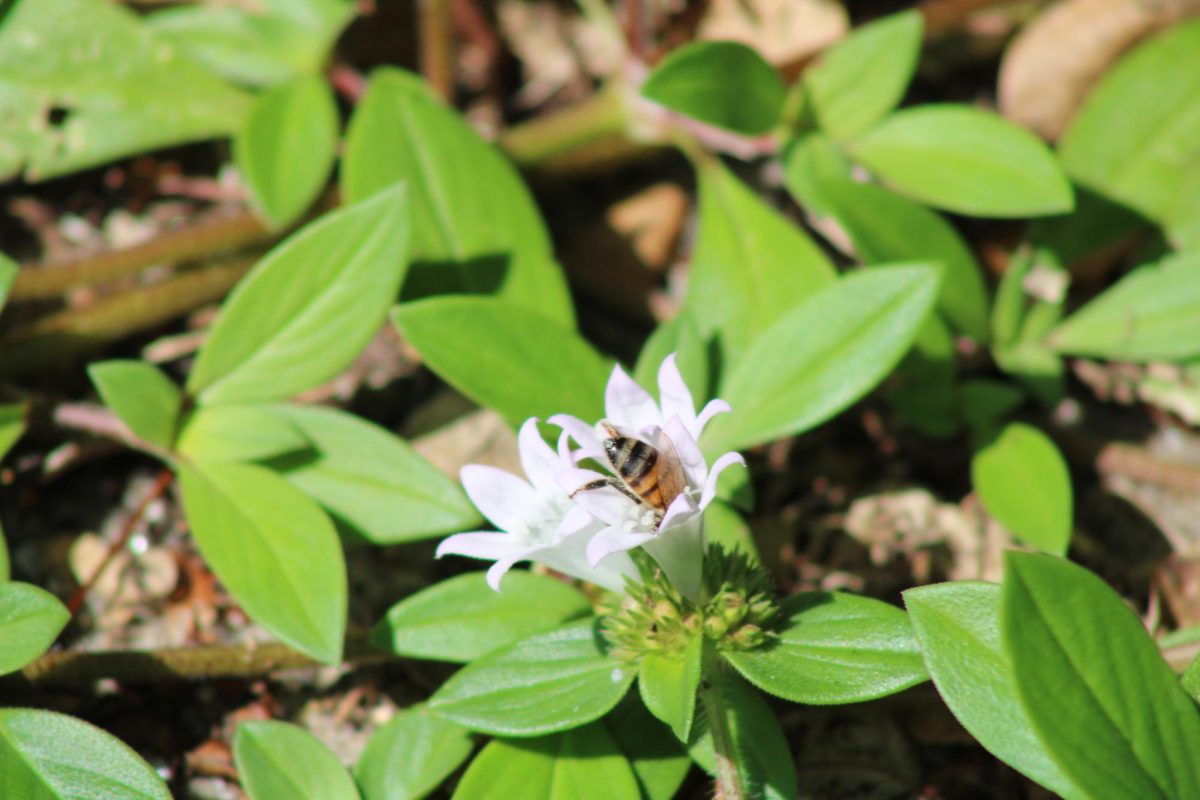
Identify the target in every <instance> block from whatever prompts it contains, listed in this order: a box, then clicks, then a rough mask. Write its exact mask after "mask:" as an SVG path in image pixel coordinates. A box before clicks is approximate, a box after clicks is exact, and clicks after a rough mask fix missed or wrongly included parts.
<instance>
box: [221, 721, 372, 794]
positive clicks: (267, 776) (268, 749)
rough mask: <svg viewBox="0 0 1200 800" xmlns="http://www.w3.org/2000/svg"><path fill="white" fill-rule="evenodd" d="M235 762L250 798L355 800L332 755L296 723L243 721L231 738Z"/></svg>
mask: <svg viewBox="0 0 1200 800" xmlns="http://www.w3.org/2000/svg"><path fill="white" fill-rule="evenodd" d="M233 761H234V764H235V765H236V766H237V769H238V777H239V778H240V780H241V783H242V788H243V789H245V790H246V794H247V795H249V796H250V800H279V798H284V797H286V798H289V800H359V795H358V789H357V788H355V786H354V779H353V778H351V777H350V773H349V772H347V771H346V768H345V767H343V766H342V765H341V762H339V761H338V758H337V756H335V755H334V754H333V751H331V750H330V749H329V748H328V747H326V746H325V745H324V744H323V743H322V742H321V740H320V739H318V738H317V737H315V736H313V735H312V734H311V733H309V732H308V731H307V730H305V729H304V728H301V727H300V726H298V725H292V724H290V723H287V722H278V721H275V720H255V721H252V722H243V723H242V724H241V725H239V726H238V729H237V733H236V734H235V735H234V737H233Z"/></svg>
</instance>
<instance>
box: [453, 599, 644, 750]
mask: <svg viewBox="0 0 1200 800" xmlns="http://www.w3.org/2000/svg"><path fill="white" fill-rule="evenodd" d="M598 636H599V634H597V632H596V630H595V620H591V619H588V620H584V621H581V622H576V623H573V624H571V625H568V626H566V627H565V628H559V629H558V630H556V631H550V632H548V633H539V634H536V635H534V636H531V637H529V638H528V639H523V640H521V641H519V642H517V643H516V644H514V645H511V646H509V647H506V648H504V649H502V650H498V651H496V652H494V653H492V654H490V655H488V656H485V657H484V658H482V659H480V660H478V661H475V662H473V663H471V664H470V665H468V666H466V667H463V668H462V669H461V670H459V671H458V672H456V673H455V674H454V675H453V677H451V678H450V680H448V681H446V683H444V684H443V685H442V688H440V689H438V690H437V692H436V693H435V694H434V695H433V697H431V698H430V699H429V709H430V710H431V711H433V712H435V713H437V714H440V715H441V716H443V717H445V718H446V719H448V720H450V721H452V722H457V723H458V724H459V725H462V726H463V727H465V728H470V729H471V730H475V731H480V732H482V733H490V734H492V735H493V736H540V735H542V734H546V733H556V732H558V731H565V730H568V729H570V728H575V727H578V726H580V725H583V724H584V723H587V722H591V721H592V720H596V719H599V718H600V717H602V716H604V715H605V714H607V713H608V712H609V710H611V709H612V707H613V706H615V705H616V704H617V702H618V701H619V700H620V699H621V698H622V697H624V695H625V692H627V691H628V690H629V685H630V684H631V683H633V679H634V677H636V675H637V669H636V668H635V667H634V666H633V665H631V664H626V663H623V662H621V661H615V660H613V659H611V658H608V657H607V656H606V655H605V654H604V652H603V651H602V650H601V649H600V645H599V643H598V641H597V640H598Z"/></svg>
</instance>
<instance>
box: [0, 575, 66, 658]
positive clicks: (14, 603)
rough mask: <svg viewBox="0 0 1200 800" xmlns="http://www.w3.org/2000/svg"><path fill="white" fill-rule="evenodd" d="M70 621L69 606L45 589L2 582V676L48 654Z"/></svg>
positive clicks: (0, 626) (0, 644)
mask: <svg viewBox="0 0 1200 800" xmlns="http://www.w3.org/2000/svg"><path fill="white" fill-rule="evenodd" d="M5 580H7V577H5ZM70 620H71V612H69V611H67V609H66V606H64V605H63V604H62V603H60V602H59V600H58V598H57V597H55V596H54V595H52V594H50V593H49V592H47V591H45V590H44V589H39V588H38V587H36V586H33V585H31V584H28V583H0V675H6V674H8V673H10V672H15V671H16V670H19V669H20V668H21V667H23V666H25V665H26V664H28V663H29V662H30V661H33V660H34V659H35V658H37V657H38V656H40V655H41V654H42V653H44V652H46V651H47V650H48V649H49V648H50V645H52V644H54V640H55V639H57V638H58V634H60V633H61V632H62V629H63V628H65V627H66V625H67V623H68V622H70Z"/></svg>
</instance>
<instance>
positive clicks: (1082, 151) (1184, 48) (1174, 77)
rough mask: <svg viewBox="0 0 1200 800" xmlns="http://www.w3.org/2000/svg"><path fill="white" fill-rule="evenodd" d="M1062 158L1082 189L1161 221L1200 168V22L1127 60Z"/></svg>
mask: <svg viewBox="0 0 1200 800" xmlns="http://www.w3.org/2000/svg"><path fill="white" fill-rule="evenodd" d="M1059 151H1060V153H1061V156H1062V163H1063V165H1064V166H1065V167H1066V169H1067V172H1069V173H1070V174H1071V177H1073V178H1074V179H1075V180H1076V181H1078V182H1079V183H1080V184H1082V185H1084V186H1087V187H1088V188H1090V189H1093V190H1095V191H1097V192H1099V193H1100V194H1102V195H1105V196H1106V197H1109V198H1111V199H1113V200H1116V201H1119V202H1121V203H1123V204H1124V205H1127V206H1129V207H1130V208H1133V209H1136V210H1137V211H1140V212H1141V213H1142V214H1144V215H1146V216H1147V217H1149V218H1151V219H1155V220H1159V221H1162V220H1164V219H1165V218H1167V217H1169V216H1171V215H1172V213H1173V211H1174V207H1175V206H1176V204H1178V203H1179V202H1180V201H1181V200H1183V199H1184V198H1185V197H1186V194H1187V187H1188V183H1189V182H1190V181H1193V180H1195V170H1196V165H1197V164H1200V21H1191V22H1185V23H1181V24H1178V25H1175V26H1173V27H1171V28H1170V29H1168V30H1167V31H1165V32H1164V33H1162V34H1160V35H1158V36H1156V37H1154V38H1152V39H1149V40H1148V41H1146V42H1145V43H1144V44H1141V45H1140V46H1138V47H1137V48H1136V49H1135V50H1133V51H1132V52H1131V53H1130V54H1129V55H1127V56H1125V57H1124V58H1122V59H1121V60H1120V61H1119V62H1117V64H1116V65H1115V66H1114V67H1113V68H1112V69H1110V70H1108V71H1107V72H1106V73H1105V74H1104V76H1103V79H1102V80H1101V81H1100V82H1099V83H1098V84H1097V85H1096V86H1095V88H1093V89H1092V90H1091V91H1090V92H1089V93H1088V95H1087V100H1086V101H1085V102H1084V104H1083V107H1082V108H1081V109H1080V110H1079V113H1078V114H1077V115H1076V116H1075V119H1074V121H1073V122H1072V123H1071V127H1070V129H1069V130H1068V131H1067V132H1066V134H1065V135H1064V136H1063V139H1062V143H1061V145H1060V148H1059Z"/></svg>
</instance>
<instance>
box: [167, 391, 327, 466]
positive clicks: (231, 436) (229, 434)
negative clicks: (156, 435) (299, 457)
mask: <svg viewBox="0 0 1200 800" xmlns="http://www.w3.org/2000/svg"><path fill="white" fill-rule="evenodd" d="M309 446H310V445H309V442H308V439H306V438H305V437H304V435H303V434H302V433H301V432H300V431H299V429H297V428H296V426H295V425H293V424H292V423H291V422H290V421H288V420H287V419H286V418H285V417H283V416H282V415H280V414H278V413H276V412H275V409H274V408H273V407H272V406H266V405H261V404H257V403H256V404H254V405H244V406H208V407H201V408H198V409H196V410H195V411H193V412H192V413H191V414H190V415H188V417H187V420H186V421H185V422H184V423H183V428H182V430H180V432H179V441H178V442H177V444H176V448H177V449H178V451H179V454H180V455H183V456H186V457H188V458H193V459H199V460H201V461H204V460H207V461H262V460H264V459H268V458H274V457H276V456H281V455H283V454H285V453H296V452H300V451H304V450H306V449H307V448H308V447H309Z"/></svg>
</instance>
